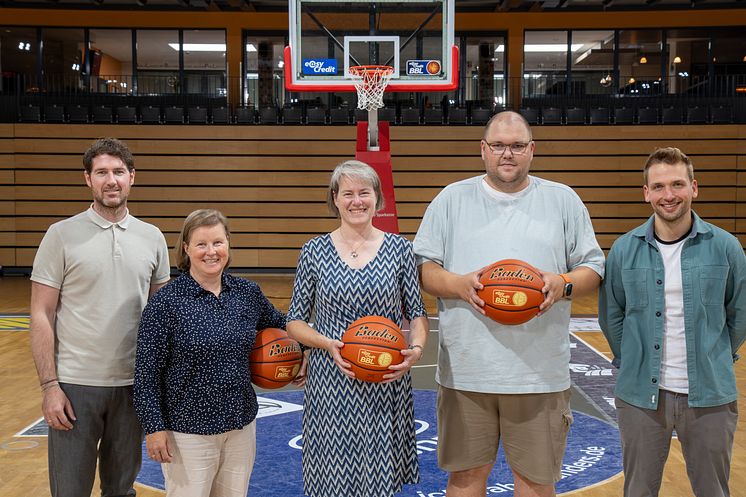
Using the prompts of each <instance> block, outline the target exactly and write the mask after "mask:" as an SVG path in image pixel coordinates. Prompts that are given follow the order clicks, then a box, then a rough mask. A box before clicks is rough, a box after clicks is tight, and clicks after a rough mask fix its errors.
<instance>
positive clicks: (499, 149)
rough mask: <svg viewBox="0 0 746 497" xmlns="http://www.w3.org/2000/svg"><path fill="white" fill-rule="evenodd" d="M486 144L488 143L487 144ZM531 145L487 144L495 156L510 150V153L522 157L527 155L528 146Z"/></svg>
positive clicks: (518, 143)
mask: <svg viewBox="0 0 746 497" xmlns="http://www.w3.org/2000/svg"><path fill="white" fill-rule="evenodd" d="M485 143H486V142H485ZM530 144H531V142H528V143H521V142H516V143H511V144H505V143H499V142H498V143H487V146H488V147H489V149H490V150H491V151H492V153H493V154H495V155H502V154H504V153H505V151H506V150H507V149H510V152H511V153H512V154H514V155H522V154H525V153H526V150H528V146H529V145H530Z"/></svg>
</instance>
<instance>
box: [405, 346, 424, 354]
mask: <svg viewBox="0 0 746 497" xmlns="http://www.w3.org/2000/svg"><path fill="white" fill-rule="evenodd" d="M408 348H409V350H412V349H420V354H422V353H424V352H425V349H423V348H422V345H420V344H417V343H413V344H412V345H410V346H409V347H408Z"/></svg>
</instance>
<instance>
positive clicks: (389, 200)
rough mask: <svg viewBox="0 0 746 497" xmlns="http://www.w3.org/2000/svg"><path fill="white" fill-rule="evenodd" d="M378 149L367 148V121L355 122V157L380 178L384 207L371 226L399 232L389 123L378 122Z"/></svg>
mask: <svg viewBox="0 0 746 497" xmlns="http://www.w3.org/2000/svg"><path fill="white" fill-rule="evenodd" d="M378 138H379V140H378V144H379V147H378V150H369V149H368V123H367V122H365V121H361V122H358V123H357V150H356V152H355V158H356V159H357V160H359V161H362V162H365V163H366V164H368V165H369V166H370V167H372V168H373V169H375V171H376V172H377V173H378V177H379V178H380V179H381V193H382V194H383V200H384V207H383V209H381V210H380V211H378V212H377V213H376V216H375V217H374V218H373V226H375V227H376V228H378V229H380V230H382V231H386V232H388V233H399V218H398V216H397V213H396V197H395V196H394V175H393V173H392V170H391V142H390V140H389V123H388V122H386V121H382V122H380V123H378Z"/></svg>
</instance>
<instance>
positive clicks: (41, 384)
mask: <svg viewBox="0 0 746 497" xmlns="http://www.w3.org/2000/svg"><path fill="white" fill-rule="evenodd" d="M53 381H59V378H52V379H51V380H47V381H43V382H41V383H39V386H40V387H43V386H44V385H46V384H47V383H52V382H53Z"/></svg>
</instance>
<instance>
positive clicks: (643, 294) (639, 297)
mask: <svg viewBox="0 0 746 497" xmlns="http://www.w3.org/2000/svg"><path fill="white" fill-rule="evenodd" d="M622 283H623V284H624V297H625V299H626V301H627V307H629V308H631V309H635V308H636V309H639V308H642V307H647V305H648V270H647V269H622Z"/></svg>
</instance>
